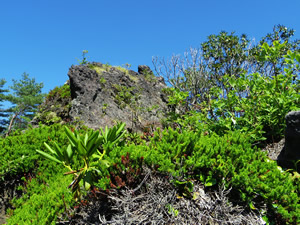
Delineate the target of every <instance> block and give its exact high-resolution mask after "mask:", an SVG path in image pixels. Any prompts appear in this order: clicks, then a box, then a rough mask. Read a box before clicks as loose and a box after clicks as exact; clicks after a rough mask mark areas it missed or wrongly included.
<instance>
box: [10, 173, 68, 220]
mask: <svg viewBox="0 0 300 225" xmlns="http://www.w3.org/2000/svg"><path fill="white" fill-rule="evenodd" d="M71 181H72V180H71V178H70V177H66V176H63V175H60V174H56V175H55V176H53V177H52V178H51V179H49V180H48V182H46V181H45V180H44V178H43V177H40V176H38V177H36V178H34V179H32V180H31V181H30V182H28V183H27V186H26V187H24V188H23V189H24V192H25V194H24V195H23V196H22V197H21V198H20V199H14V200H13V201H12V202H13V206H14V207H16V209H15V210H9V214H10V218H9V219H8V221H7V223H8V224H37V225H40V224H56V222H55V221H56V220H57V217H58V216H59V214H61V213H62V212H65V211H66V209H67V208H69V207H70V206H72V205H73V203H74V202H73V201H72V193H71V191H70V190H68V189H66V188H65V187H66V186H67V185H69V184H70V183H71Z"/></svg>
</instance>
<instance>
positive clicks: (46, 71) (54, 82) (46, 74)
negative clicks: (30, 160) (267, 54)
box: [0, 0, 300, 92]
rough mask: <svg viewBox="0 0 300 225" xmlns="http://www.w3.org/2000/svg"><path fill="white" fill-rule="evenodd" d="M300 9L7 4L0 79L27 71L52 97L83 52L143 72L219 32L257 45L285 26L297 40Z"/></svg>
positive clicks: (263, 2)
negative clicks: (277, 27) (160, 59)
mask: <svg viewBox="0 0 300 225" xmlns="http://www.w3.org/2000/svg"><path fill="white" fill-rule="evenodd" d="M299 11H300V1H299V0H287V1H279V0H251V1H245V0H244V1H242V0H226V1H224V0H210V1H208V0H206V1H202V0H172V1H171V0H151V1H150V0H139V1H138V0H127V1H124V0H106V1H102V0H85V1H83V0H81V1H78V0H51V1H50V0H27V1H24V0H18V1H15V0H11V1H2V2H1V6H0V25H1V35H0V50H1V54H0V64H1V66H0V78H5V79H6V80H7V81H8V85H11V80H12V79H20V78H21V75H22V74H23V73H24V72H26V73H28V74H29V75H30V77H31V78H32V77H34V78H35V79H36V81H37V82H43V83H44V86H45V87H44V89H43V91H44V92H48V91H49V90H50V89H53V88H54V87H55V86H58V85H62V84H63V83H64V82H65V81H66V80H67V79H68V76H67V73H68V70H69V68H70V66H71V65H72V64H78V61H77V59H81V54H82V50H85V49H86V50H88V51H89V53H88V55H87V56H88V57H89V58H88V60H89V61H97V62H102V63H110V64H111V65H123V64H126V63H129V64H131V65H132V69H133V70H137V66H138V65H144V64H145V65H149V66H151V67H152V56H160V57H170V56H171V55H172V54H182V53H183V52H184V51H185V50H187V49H188V48H189V47H199V46H200V44H201V43H202V42H204V41H205V40H206V38H207V36H209V35H211V34H218V33H219V32H220V31H221V30H225V31H228V32H231V31H236V34H238V35H240V34H242V33H245V34H247V35H248V37H249V38H251V39H252V38H255V39H256V40H257V41H258V40H259V39H260V38H261V37H263V36H265V35H266V34H267V33H270V32H272V28H273V26H274V25H277V24H283V25H285V26H287V27H289V28H293V29H295V30H296V33H295V37H296V38H299V34H300V14H299ZM8 85H7V86H8Z"/></svg>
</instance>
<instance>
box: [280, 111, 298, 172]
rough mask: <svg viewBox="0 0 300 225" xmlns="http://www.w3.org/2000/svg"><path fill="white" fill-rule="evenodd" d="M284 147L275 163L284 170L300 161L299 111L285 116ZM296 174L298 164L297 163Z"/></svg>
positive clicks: (293, 166)
mask: <svg viewBox="0 0 300 225" xmlns="http://www.w3.org/2000/svg"><path fill="white" fill-rule="evenodd" d="M285 121H286V130H285V145H284V147H283V149H282V151H281V152H280V154H279V156H278V158H277V163H278V165H279V166H281V167H284V168H294V169H295V163H296V162H297V161H298V160H300V111H291V112H289V113H288V114H287V115H286V116H285ZM297 170H298V172H299V171H300V163H298V168H297Z"/></svg>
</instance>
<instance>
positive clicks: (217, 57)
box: [202, 31, 249, 86]
mask: <svg viewBox="0 0 300 225" xmlns="http://www.w3.org/2000/svg"><path fill="white" fill-rule="evenodd" d="M248 45H249V40H248V38H247V36H246V35H245V34H243V35H241V37H238V36H237V35H234V32H232V33H231V34H228V33H227V32H224V31H222V32H220V34H219V35H210V36H208V41H206V42H204V43H203V44H202V50H203V56H204V58H205V59H206V60H208V61H209V62H210V63H209V69H210V71H211V72H212V73H213V75H212V76H213V78H212V79H211V80H212V82H214V84H215V85H218V86H221V85H222V83H220V80H221V78H222V77H223V76H224V75H225V74H228V75H229V76H234V77H238V76H239V75H240V73H242V72H244V71H245V69H246V68H245V63H246V61H247V60H248V54H247V53H248Z"/></svg>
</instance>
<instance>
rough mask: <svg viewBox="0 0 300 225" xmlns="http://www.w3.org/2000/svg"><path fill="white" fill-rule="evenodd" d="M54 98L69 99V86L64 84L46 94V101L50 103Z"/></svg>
mask: <svg viewBox="0 0 300 225" xmlns="http://www.w3.org/2000/svg"><path fill="white" fill-rule="evenodd" d="M56 98H61V99H64V98H71V90H70V85H68V84H64V85H62V86H61V87H55V88H54V89H53V90H51V91H50V92H49V93H48V94H47V96H46V101H52V100H54V99H56Z"/></svg>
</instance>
